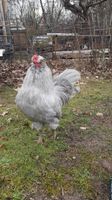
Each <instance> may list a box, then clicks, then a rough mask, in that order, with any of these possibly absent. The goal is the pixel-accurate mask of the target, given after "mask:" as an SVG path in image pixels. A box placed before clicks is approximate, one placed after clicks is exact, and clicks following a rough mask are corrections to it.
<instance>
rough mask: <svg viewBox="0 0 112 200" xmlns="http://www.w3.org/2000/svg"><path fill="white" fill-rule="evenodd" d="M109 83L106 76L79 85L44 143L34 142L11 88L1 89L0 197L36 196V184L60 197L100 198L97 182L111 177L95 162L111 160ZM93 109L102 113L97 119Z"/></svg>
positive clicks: (35, 136) (47, 131)
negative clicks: (79, 90) (75, 195)
mask: <svg viewBox="0 0 112 200" xmlns="http://www.w3.org/2000/svg"><path fill="white" fill-rule="evenodd" d="M111 86H112V82H111V81H106V80H96V81H95V80H91V81H88V82H86V85H82V86H81V93H80V94H78V95H77V96H76V97H75V98H73V99H72V100H71V101H70V102H69V104H68V105H67V106H66V107H64V108H63V116H62V119H61V121H60V127H59V128H58V130H57V140H55V141H54V140H53V137H52V135H53V131H52V130H50V129H47V128H45V129H43V130H42V132H43V133H44V142H43V144H38V143H37V139H38V135H39V132H38V133H37V132H36V131H32V130H31V128H30V126H31V122H30V121H29V120H27V119H26V117H25V116H24V115H23V114H22V113H21V112H20V111H19V110H18V108H16V105H15V102H14V98H15V95H16V92H15V91H14V89H13V88H9V87H2V88H1V89H0V104H1V106H0V112H1V113H4V112H7V113H6V114H5V115H4V116H1V125H0V195H1V199H2V200H6V199H7V198H10V199H13V200H22V199H25V196H26V197H27V196H28V195H29V196H32V195H33V194H35V195H36V196H38V191H37V188H39V189H38V190H39V194H40V193H43V191H44V194H45V195H48V196H50V197H60V195H61V193H62V191H64V192H65V194H66V193H71V194H72V192H76V193H77V192H79V193H80V194H82V196H83V197H86V198H87V199H88V200H89V199H91V200H94V199H95V198H97V196H99V197H100V193H101V192H102V191H100V187H99V188H98V187H96V184H99V183H100V182H101V183H102V185H103V186H104V188H106V187H107V184H108V180H109V177H110V173H109V172H108V170H105V169H104V168H103V166H102V165H101V164H100V161H101V160H103V159H106V160H107V161H108V160H110V159H111V154H112V149H111V143H112V125H111V118H112V112H111V110H112V92H111ZM97 112H102V113H103V115H104V116H103V117H97V116H96V113H97ZM80 127H87V129H86V130H84V131H83V130H81V129H80ZM40 134H41V133H40ZM95 183H96V184H95ZM41 191H42V192H41ZM104 195H106V197H107V196H108V194H107V192H105V191H104ZM27 199H28V198H27Z"/></svg>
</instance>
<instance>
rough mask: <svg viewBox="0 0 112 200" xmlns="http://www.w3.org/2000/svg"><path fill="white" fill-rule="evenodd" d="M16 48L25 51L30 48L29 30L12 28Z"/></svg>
mask: <svg viewBox="0 0 112 200" xmlns="http://www.w3.org/2000/svg"><path fill="white" fill-rule="evenodd" d="M11 34H12V38H13V45H14V50H16V51H23V50H27V49H28V39H27V32H26V29H25V28H19V29H17V28H15V27H14V28H11Z"/></svg>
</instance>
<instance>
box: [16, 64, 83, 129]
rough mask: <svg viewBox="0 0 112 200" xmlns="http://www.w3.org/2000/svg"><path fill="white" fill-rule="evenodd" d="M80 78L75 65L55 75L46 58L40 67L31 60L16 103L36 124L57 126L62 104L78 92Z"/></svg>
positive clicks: (35, 125) (34, 126)
mask: <svg viewBox="0 0 112 200" xmlns="http://www.w3.org/2000/svg"><path fill="white" fill-rule="evenodd" d="M79 80H80V73H79V72H78V71H76V70H74V69H66V70H65V71H64V72H62V73H61V74H59V75H56V76H54V77H53V76H52V73H51V70H50V68H49V67H48V66H47V64H46V63H45V62H44V61H43V62H42V65H41V68H38V69H36V68H35V65H34V64H32V65H31V67H30V68H29V69H28V71H27V74H26V77H25V79H24V81H23V85H22V87H21V88H20V90H19V91H18V94H17V96H16V104H17V106H18V107H19V108H20V109H21V111H22V112H23V113H24V114H25V115H26V116H27V117H28V118H30V119H31V120H32V121H33V128H35V129H39V128H41V127H42V125H44V124H48V125H49V126H50V127H51V128H53V129H56V128H57V127H58V126H59V118H60V117H61V110H62V106H63V105H64V104H65V103H67V102H68V100H69V99H70V98H71V97H72V95H74V94H76V93H77V92H78V91H77V88H76V87H75V86H74V84H75V83H76V82H77V81H79Z"/></svg>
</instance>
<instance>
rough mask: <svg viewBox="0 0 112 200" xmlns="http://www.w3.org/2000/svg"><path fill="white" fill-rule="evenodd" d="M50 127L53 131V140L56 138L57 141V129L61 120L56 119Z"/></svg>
mask: <svg viewBox="0 0 112 200" xmlns="http://www.w3.org/2000/svg"><path fill="white" fill-rule="evenodd" d="M49 126H50V127H51V128H52V129H53V138H54V140H55V139H56V137H57V131H56V129H57V128H58V126H59V119H57V118H55V119H54V120H53V122H51V123H50V124H49Z"/></svg>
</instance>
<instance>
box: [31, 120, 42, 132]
mask: <svg viewBox="0 0 112 200" xmlns="http://www.w3.org/2000/svg"><path fill="white" fill-rule="evenodd" d="M41 128H42V124H41V123H40V122H33V123H32V129H36V130H37V131H38V130H40V129H41Z"/></svg>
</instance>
